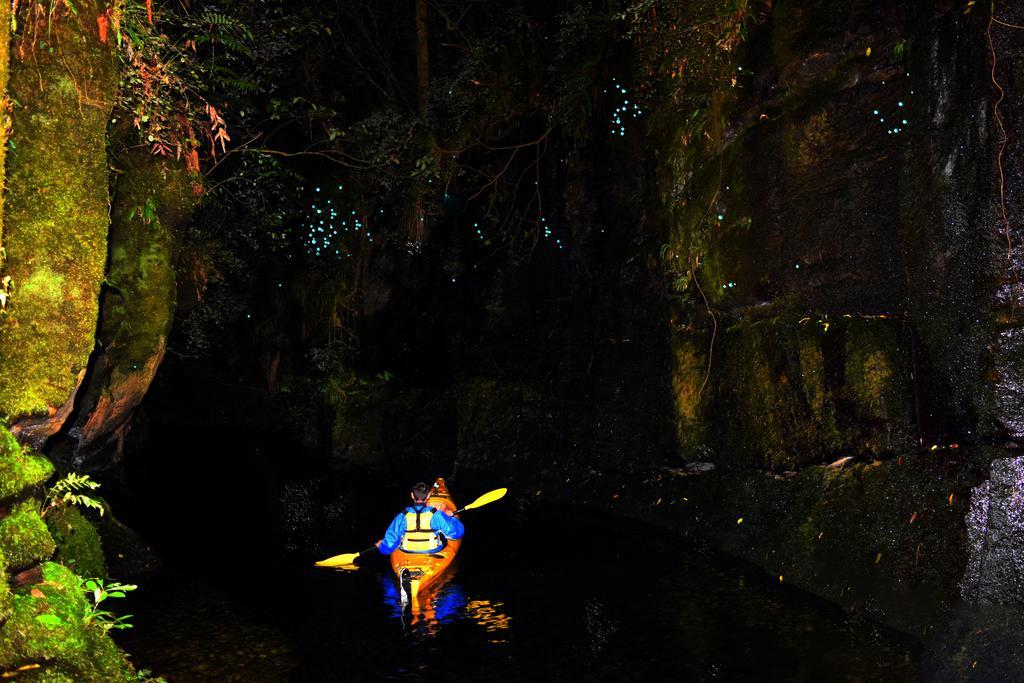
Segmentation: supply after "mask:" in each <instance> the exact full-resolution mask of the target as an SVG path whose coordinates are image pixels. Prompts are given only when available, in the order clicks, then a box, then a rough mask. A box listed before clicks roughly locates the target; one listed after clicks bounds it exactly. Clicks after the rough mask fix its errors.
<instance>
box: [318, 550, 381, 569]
mask: <svg viewBox="0 0 1024 683" xmlns="http://www.w3.org/2000/svg"><path fill="white" fill-rule="evenodd" d="M376 549H377V546H376V545H371V546H370V547H369V548H366V549H365V550H360V551H359V552H358V553H345V554H344V555H335V556H334V557H328V558H327V559H326V560H320V561H319V562H317V563H316V566H317V567H344V566H345V565H349V564H355V561H356V558H357V557H359V556H360V555H362V554H363V553H368V552H370V551H371V550H376Z"/></svg>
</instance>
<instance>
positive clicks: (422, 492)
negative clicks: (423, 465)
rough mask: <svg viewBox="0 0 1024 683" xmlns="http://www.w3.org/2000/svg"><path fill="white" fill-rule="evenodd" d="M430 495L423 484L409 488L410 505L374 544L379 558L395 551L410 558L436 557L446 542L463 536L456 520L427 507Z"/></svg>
mask: <svg viewBox="0 0 1024 683" xmlns="http://www.w3.org/2000/svg"><path fill="white" fill-rule="evenodd" d="M431 492H432V489H431V487H430V486H427V485H426V484H425V483H423V482H419V483H418V484H416V485H415V486H413V487H412V491H410V493H409V495H410V497H412V503H413V504H412V505H410V506H409V507H407V508H405V509H404V510H402V511H401V512H399V513H398V514H397V515H395V518H394V519H393V520H392V521H391V525H390V526H388V530H387V531H386V532H384V538H382V539H381V540H379V541H377V550H379V551H380V552H381V554H382V555H390V554H391V553H393V552H395V551H396V550H398V549H399V548H401V550H402V552H406V553H412V554H430V553H436V552H438V551H439V550H441V549H442V548H444V547H445V545H447V543H448V541H449V540H452V541H454V540H456V539H459V538H462V536H463V534H465V533H466V527H464V526H463V524H462V522H461V521H460V520H459V519H458V518H457V517H454V516H452V515H450V514H448V513H447V512H445V511H444V510H440V509H438V508H436V507H430V506H428V505H427V499H428V498H430V494H431Z"/></svg>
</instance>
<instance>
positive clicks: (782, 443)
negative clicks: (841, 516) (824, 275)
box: [676, 315, 915, 469]
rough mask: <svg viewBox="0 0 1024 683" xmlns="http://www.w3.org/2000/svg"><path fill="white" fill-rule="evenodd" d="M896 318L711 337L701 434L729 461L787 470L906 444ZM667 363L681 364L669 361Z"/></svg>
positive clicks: (906, 406)
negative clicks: (715, 426)
mask: <svg viewBox="0 0 1024 683" xmlns="http://www.w3.org/2000/svg"><path fill="white" fill-rule="evenodd" d="M902 325H903V323H902V322H901V321H898V320H891V319H879V320H859V319H843V320H841V321H839V322H827V321H825V320H821V321H818V320H817V319H812V318H803V319H802V322H800V321H798V319H797V318H796V316H792V315H791V316H786V317H780V318H777V319H767V320H761V321H757V322H747V321H744V322H741V323H737V324H735V325H733V326H732V327H730V328H728V329H726V330H724V331H722V332H721V333H720V334H719V337H718V343H717V347H716V357H715V362H714V364H713V367H712V376H711V380H710V381H709V383H708V384H709V390H710V391H711V392H713V398H712V399H711V400H710V404H709V405H708V406H707V408H706V417H705V419H706V420H707V421H709V422H717V423H719V424H728V425H729V429H727V430H716V431H713V432H712V431H709V434H710V435H711V436H712V438H713V439H714V440H715V441H716V446H717V447H716V451H718V452H719V453H722V454H724V457H725V458H727V459H729V460H730V461H731V462H732V463H735V464H743V465H753V466H758V467H769V468H772V469H797V468H799V467H800V466H803V465H808V464H814V463H818V462H821V461H822V460H826V461H828V460H831V459H834V458H835V457H838V456H840V455H852V454H859V453H865V452H867V453H872V454H881V453H891V452H896V451H900V450H907V449H910V448H912V447H913V438H912V435H913V433H914V432H915V430H914V424H913V410H912V406H913V391H912V387H911V386H910V372H909V367H908V366H909V359H908V357H907V356H908V354H907V350H906V349H904V348H903V346H902V344H901V340H902V336H903V334H904V332H903V327H902ZM676 362H677V363H679V362H681V361H680V360H679V359H678V358H677V361H676Z"/></svg>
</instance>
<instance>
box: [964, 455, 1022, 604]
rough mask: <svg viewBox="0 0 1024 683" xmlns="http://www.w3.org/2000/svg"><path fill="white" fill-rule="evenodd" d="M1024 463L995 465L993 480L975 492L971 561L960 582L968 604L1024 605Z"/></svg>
mask: <svg viewBox="0 0 1024 683" xmlns="http://www.w3.org/2000/svg"><path fill="white" fill-rule="evenodd" d="M1022 499H1024V457H1016V458H1000V459H997V460H994V461H993V462H992V467H991V477H990V478H989V480H988V481H985V482H983V483H982V484H980V485H978V486H976V487H975V488H974V489H972V491H971V508H970V512H969V513H968V515H967V547H968V550H969V553H970V556H969V557H970V559H969V561H968V564H967V568H966V570H965V572H964V577H963V580H962V581H961V582H960V593H961V595H962V596H963V597H964V599H965V600H969V601H971V602H978V603H992V604H1001V605H1024V506H1022V505H1021V500H1022Z"/></svg>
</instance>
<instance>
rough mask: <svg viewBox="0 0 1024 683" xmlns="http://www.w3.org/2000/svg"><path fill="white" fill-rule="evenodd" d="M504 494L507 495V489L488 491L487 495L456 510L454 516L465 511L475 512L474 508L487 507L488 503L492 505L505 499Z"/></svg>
mask: <svg viewBox="0 0 1024 683" xmlns="http://www.w3.org/2000/svg"><path fill="white" fill-rule="evenodd" d="M506 493H508V489H494V490H493V491H488V492H487V493H485V494H484V495H482V496H480V497H479V498H477V499H476V500H474V501H473V502H472V503H470V504H469V505H467V506H466V507H463V508H459V509H458V510H456V511H455V514H459V513H461V512H465V511H466V510H475V509H476V508H482V507H483V506H484V505H487V504H488V503H493V502H494V501H496V500H501V499H502V498H504V497H505V494H506Z"/></svg>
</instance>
